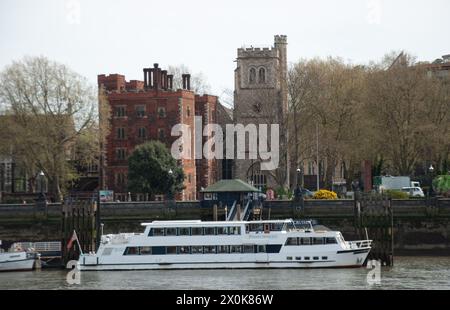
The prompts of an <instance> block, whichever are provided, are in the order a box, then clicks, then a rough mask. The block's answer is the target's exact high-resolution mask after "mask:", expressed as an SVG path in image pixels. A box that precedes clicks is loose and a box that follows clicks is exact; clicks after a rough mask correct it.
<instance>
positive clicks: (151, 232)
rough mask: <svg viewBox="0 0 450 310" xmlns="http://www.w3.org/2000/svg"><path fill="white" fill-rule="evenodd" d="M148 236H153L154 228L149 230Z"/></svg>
mask: <svg viewBox="0 0 450 310" xmlns="http://www.w3.org/2000/svg"><path fill="white" fill-rule="evenodd" d="M148 236H149V237H151V236H153V228H150V230H149V231H148Z"/></svg>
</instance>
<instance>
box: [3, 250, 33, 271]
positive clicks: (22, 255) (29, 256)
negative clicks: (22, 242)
mask: <svg viewBox="0 0 450 310" xmlns="http://www.w3.org/2000/svg"><path fill="white" fill-rule="evenodd" d="M39 266H40V264H39V254H38V253H35V252H31V251H13V252H0V271H18V270H33V269H34V268H36V267H39Z"/></svg>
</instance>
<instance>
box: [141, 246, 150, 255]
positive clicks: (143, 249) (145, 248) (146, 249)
mask: <svg viewBox="0 0 450 310" xmlns="http://www.w3.org/2000/svg"><path fill="white" fill-rule="evenodd" d="M139 253H140V254H141V255H152V247H150V246H143V247H141V248H140V250H139Z"/></svg>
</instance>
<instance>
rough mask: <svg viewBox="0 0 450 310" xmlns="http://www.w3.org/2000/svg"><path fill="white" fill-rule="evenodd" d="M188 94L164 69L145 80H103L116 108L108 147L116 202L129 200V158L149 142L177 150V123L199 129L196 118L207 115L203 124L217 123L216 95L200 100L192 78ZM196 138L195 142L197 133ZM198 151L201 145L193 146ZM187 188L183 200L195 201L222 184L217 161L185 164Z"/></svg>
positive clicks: (109, 183)
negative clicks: (175, 86) (202, 190)
mask: <svg viewBox="0 0 450 310" xmlns="http://www.w3.org/2000/svg"><path fill="white" fill-rule="evenodd" d="M182 78H183V89H177V90H175V89H172V87H173V75H170V74H168V73H167V71H166V70H161V68H159V67H158V64H154V67H153V68H148V69H144V81H136V80H132V81H129V82H127V81H126V80H125V76H123V75H120V74H111V75H108V76H106V75H99V76H98V85H99V87H100V86H103V87H104V88H105V90H106V93H107V98H108V102H109V104H110V106H111V128H110V133H109V136H108V137H107V142H106V158H105V163H104V167H105V182H106V184H105V186H106V187H107V189H110V190H113V191H114V193H115V194H116V199H119V200H126V199H128V195H127V174H128V165H127V157H128V156H129V155H130V154H131V153H132V152H133V150H134V148H135V147H136V146H137V145H139V144H142V143H144V142H146V141H150V140H159V141H161V142H163V143H165V144H166V145H167V147H168V148H169V150H170V148H171V145H172V143H173V142H174V141H175V140H176V139H178V137H177V136H173V137H172V136H171V130H172V127H173V126H174V125H175V124H186V125H189V126H191V128H192V129H194V128H195V124H194V122H195V115H196V114H199V115H200V114H201V115H203V116H205V115H206V116H207V118H206V119H205V118H204V119H203V122H213V123H214V122H216V119H217V116H216V111H217V109H216V106H217V104H218V100H217V97H215V96H209V95H204V96H198V95H196V94H195V93H194V92H193V91H191V90H190V75H189V74H184V75H183V77H182ZM192 137H195V135H194V130H193V131H192ZM191 143H192V145H191V149H192V150H195V141H194V139H192V141H191ZM179 162H180V164H181V166H182V168H183V171H184V173H185V180H184V186H185V189H184V190H183V192H182V193H180V194H179V195H178V197H177V199H180V200H195V199H197V192H198V191H199V190H200V187H202V186H203V187H206V186H207V185H209V184H211V183H214V182H215V181H216V180H217V170H216V169H217V167H218V163H217V161H216V160H210V161H206V160H203V159H202V160H197V161H196V160H195V159H194V158H193V159H182V160H180V161H179ZM144 197H145V195H139V194H137V195H136V194H135V193H133V200H134V199H138V200H143V199H144Z"/></svg>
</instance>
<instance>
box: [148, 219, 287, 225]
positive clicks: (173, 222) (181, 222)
mask: <svg viewBox="0 0 450 310" xmlns="http://www.w3.org/2000/svg"><path fill="white" fill-rule="evenodd" d="M292 222H293V220H292V219H285V220H262V221H201V220H186V221H153V222H150V223H141V225H142V226H159V225H167V226H173V225H183V226H189V225H193V224H202V225H211V226H217V225H233V224H265V223H274V224H284V223H292Z"/></svg>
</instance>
